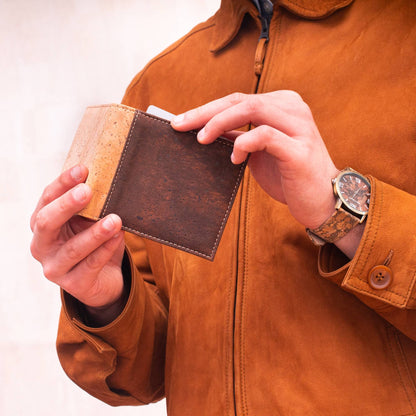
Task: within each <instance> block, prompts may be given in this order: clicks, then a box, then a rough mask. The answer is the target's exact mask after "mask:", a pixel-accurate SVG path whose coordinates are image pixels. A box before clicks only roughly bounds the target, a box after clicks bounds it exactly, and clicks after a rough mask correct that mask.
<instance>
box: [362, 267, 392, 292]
mask: <svg viewBox="0 0 416 416" xmlns="http://www.w3.org/2000/svg"><path fill="white" fill-rule="evenodd" d="M392 280H393V272H392V271H391V269H390V268H389V267H387V266H383V265H379V266H375V267H373V268H372V269H371V270H370V273H368V284H369V285H370V286H371V287H372V288H373V289H385V288H386V287H388V286H390V283H391V281H392Z"/></svg>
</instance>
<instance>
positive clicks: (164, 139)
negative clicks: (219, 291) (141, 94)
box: [64, 104, 246, 260]
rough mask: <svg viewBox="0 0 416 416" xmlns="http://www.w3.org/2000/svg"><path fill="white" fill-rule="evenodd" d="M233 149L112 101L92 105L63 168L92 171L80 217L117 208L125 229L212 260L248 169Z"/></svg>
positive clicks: (223, 141)
mask: <svg viewBox="0 0 416 416" xmlns="http://www.w3.org/2000/svg"><path fill="white" fill-rule="evenodd" d="M232 148H233V144H232V143H231V142H230V141H228V140H226V139H224V138H218V139H217V140H216V141H215V142H214V143H212V144H210V145H201V144H199V143H198V141H197V139H196V132H194V131H191V132H185V133H184V132H177V131H175V130H174V129H173V128H172V127H171V126H170V123H169V122H168V121H166V120H163V119H160V118H158V117H155V116H152V115H149V114H147V113H144V112H141V111H139V110H136V109H133V108H130V107H126V106H122V105H117V104H112V105H107V106H98V107H89V108H87V110H86V112H85V115H84V117H83V119H82V121H81V124H80V126H79V128H78V131H77V133H76V135H75V138H74V141H73V144H72V146H71V149H70V152H69V154H68V157H67V160H66V162H65V166H64V168H69V167H71V166H73V165H75V164H77V163H82V164H84V165H86V166H87V168H88V169H89V176H88V179H87V181H86V183H87V184H88V185H90V186H91V188H92V190H93V198H92V200H91V202H90V204H89V205H88V206H87V207H86V208H85V209H84V210H83V211H81V212H80V215H83V216H85V217H88V218H91V219H95V220H98V219H100V218H103V217H104V216H105V215H107V214H109V213H116V214H118V215H119V216H120V217H121V219H122V223H123V229H124V230H127V231H129V232H132V233H135V234H138V235H140V236H142V237H145V238H148V239H151V240H154V241H158V242H160V243H162V244H166V245H169V246H172V247H175V248H178V249H181V250H184V251H186V252H189V253H193V254H195V255H198V256H200V257H203V258H206V259H209V260H213V258H214V255H215V252H216V250H217V247H218V244H219V241H220V238H221V235H222V232H223V230H224V227H225V224H226V221H227V219H228V216H229V213H230V210H231V207H232V204H233V201H234V199H235V195H236V193H237V190H238V187H239V184H240V182H241V179H242V177H243V173H244V169H245V166H246V162H245V163H243V164H241V165H237V166H236V165H234V164H232V163H231V161H230V155H231V152H232Z"/></svg>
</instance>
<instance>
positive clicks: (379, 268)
mask: <svg viewBox="0 0 416 416" xmlns="http://www.w3.org/2000/svg"><path fill="white" fill-rule="evenodd" d="M370 181H371V201H370V210H369V213H368V218H367V223H366V227H365V229H364V234H363V237H362V239H361V242H360V245H359V247H358V249H357V252H356V254H355V256H354V258H353V259H352V260H351V261H350V262H348V260H347V259H346V257H345V256H343V254H342V253H341V252H340V251H339V250H338V249H337V248H336V247H335V246H333V245H327V246H324V247H323V248H322V249H321V250H320V253H319V272H320V274H321V275H322V276H323V277H325V278H327V279H329V280H332V281H333V282H335V283H337V284H338V285H340V286H341V287H342V288H344V289H345V290H347V291H349V292H352V293H354V294H355V295H357V296H359V297H360V298H362V297H364V298H366V300H367V301H366V303H367V304H369V306H371V307H373V308H374V309H377V308H383V306H384V307H385V306H386V304H389V305H392V306H395V307H397V308H415V306H416V297H415V293H414V292H415V280H416V215H415V212H416V197H415V196H414V195H411V194H409V193H407V192H405V191H402V190H399V189H397V188H394V187H393V186H391V185H388V184H386V183H383V182H381V181H379V180H376V179H374V178H371V177H370Z"/></svg>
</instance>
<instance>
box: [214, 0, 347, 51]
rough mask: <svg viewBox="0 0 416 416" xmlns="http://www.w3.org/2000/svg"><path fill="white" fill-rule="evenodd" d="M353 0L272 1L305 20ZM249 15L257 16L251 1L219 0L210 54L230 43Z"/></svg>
mask: <svg viewBox="0 0 416 416" xmlns="http://www.w3.org/2000/svg"><path fill="white" fill-rule="evenodd" d="M353 1H354V0H274V1H273V3H274V4H275V7H276V6H282V7H284V8H285V9H287V10H288V11H290V12H292V13H294V14H296V15H298V16H300V17H303V18H305V19H323V18H325V17H327V16H329V15H331V14H332V13H334V12H335V11H336V10H338V9H341V8H343V7H346V6H348V5H349V4H351V3H352V2H353ZM246 13H249V14H250V15H252V16H253V17H254V18H256V16H257V15H258V11H257V8H256V6H255V5H254V3H253V2H252V1H251V0H221V7H220V9H219V10H218V12H217V13H216V14H215V28H214V33H213V37H212V41H211V47H210V50H211V52H218V51H219V50H221V49H222V48H224V47H225V46H226V45H228V43H230V42H231V41H232V40H233V39H234V37H235V36H236V34H237V33H238V31H239V29H240V26H241V23H242V21H243V18H244V16H245V14H246Z"/></svg>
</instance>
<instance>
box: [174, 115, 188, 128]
mask: <svg viewBox="0 0 416 416" xmlns="http://www.w3.org/2000/svg"><path fill="white" fill-rule="evenodd" d="M184 120H185V115H184V114H179V115H177V116H175V117H173V119H172V124H175V125H177V126H178V125H179V124H182V122H183V121H184Z"/></svg>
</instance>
